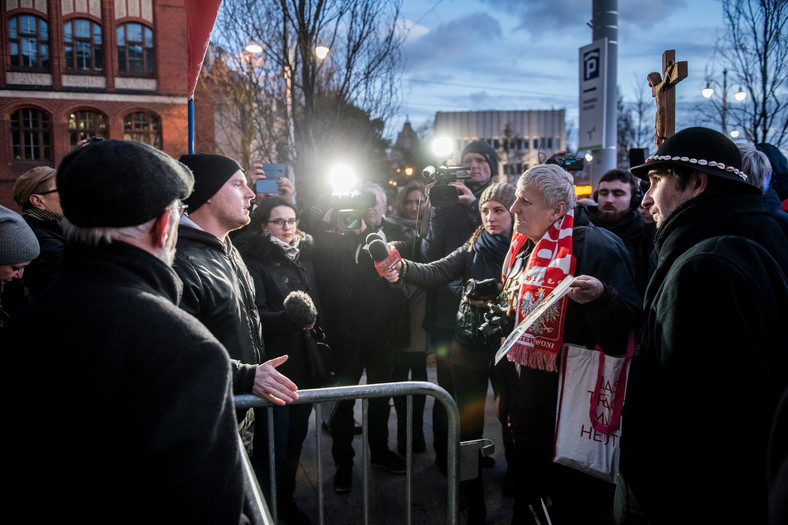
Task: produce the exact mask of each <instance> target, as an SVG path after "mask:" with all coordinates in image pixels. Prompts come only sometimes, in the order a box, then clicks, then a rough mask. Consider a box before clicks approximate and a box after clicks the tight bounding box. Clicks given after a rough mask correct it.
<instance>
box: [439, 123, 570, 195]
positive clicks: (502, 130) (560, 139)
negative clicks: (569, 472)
mask: <svg viewBox="0 0 788 525" xmlns="http://www.w3.org/2000/svg"><path fill="white" fill-rule="evenodd" d="M565 113H566V111H565V110H564V109H552V110H528V111H453V112H441V111H439V112H438V113H436V114H435V123H434V125H433V136H435V137H441V136H445V137H451V138H453V139H454V142H455V143H454V155H455V157H454V159H453V161H454V163H455V164H459V162H460V161H461V160H462V159H459V158H457V157H458V156H459V153H460V152H461V151H462V149H463V148H464V147H465V146H466V145H467V144H468V143H469V142H471V141H474V140H482V141H485V142H487V143H488V144H489V145H490V146H492V147H493V148H495V151H497V152H498V158H499V159H500V166H499V170H498V173H500V174H501V175H500V178H501V180H502V181H503V180H504V178H505V181H506V182H510V183H513V184H514V183H516V181H517V179H518V178H519V177H520V175H522V173H523V172H524V171H525V170H526V169H528V168H529V167H531V166H534V165H536V164H539V163H542V162H544V161H545V160H546V159H547V158H549V157H550V156H551V155H552V154H553V153H556V152H559V151H563V150H565V149H566V126H565V117H566V115H565Z"/></svg>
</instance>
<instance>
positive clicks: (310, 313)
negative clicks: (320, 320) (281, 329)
mask: <svg viewBox="0 0 788 525" xmlns="http://www.w3.org/2000/svg"><path fill="white" fill-rule="evenodd" d="M284 307H285V311H286V312H287V315H288V316H289V317H290V319H291V320H292V321H293V323H294V324H296V325H297V326H301V327H304V326H309V325H310V324H312V323H314V322H315V319H317V308H315V303H313V302H312V298H311V297H309V294H308V293H306V292H302V291H300V290H293V291H292V292H290V293H289V294H287V297H285V300H284Z"/></svg>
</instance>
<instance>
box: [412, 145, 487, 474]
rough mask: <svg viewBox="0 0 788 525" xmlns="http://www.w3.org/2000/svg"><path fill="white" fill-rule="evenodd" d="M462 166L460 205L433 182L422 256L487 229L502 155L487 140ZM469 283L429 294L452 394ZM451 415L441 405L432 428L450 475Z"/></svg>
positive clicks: (465, 154)
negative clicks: (484, 209) (483, 205)
mask: <svg viewBox="0 0 788 525" xmlns="http://www.w3.org/2000/svg"><path fill="white" fill-rule="evenodd" d="M460 159H461V164H462V165H463V166H465V167H467V168H469V171H470V178H469V179H467V180H465V182H459V181H453V182H449V183H448V186H450V187H454V188H456V189H457V193H458V195H457V198H456V203H454V204H448V205H447V204H444V203H442V202H437V199H435V197H436V195H435V194H434V193H433V190H436V189H437V190H442V189H443V188H445V187H446V185H444V184H440V185H439V184H437V183H436V182H435V181H432V182H430V183H429V184H427V192H428V194H429V197H430V206H431V207H432V209H431V211H430V219H429V226H428V231H427V237H426V238H425V239H424V241H423V242H422V245H421V248H422V258H423V259H424V260H425V261H428V262H431V261H437V260H438V259H440V258H441V257H445V256H446V255H448V254H450V253H451V252H452V251H454V250H455V249H457V248H458V247H459V246H461V245H462V244H463V243H464V242H465V241H467V240H468V238H469V237H470V236H471V234H472V233H473V232H474V231H476V229H477V228H478V227H479V225H481V223H482V221H481V217H480V216H479V200H478V197H479V196H480V195H481V194H482V192H483V191H484V190H485V189H486V188H487V187H488V186H489V185H490V184H491V183H492V182H491V181H492V177H493V175H498V154H497V153H496V152H495V150H494V149H493V148H492V147H491V146H490V145H488V144H487V143H486V142H482V141H479V140H477V141H473V142H470V143H469V144H468V145H467V146H465V148H464V149H463V150H462V154H461V156H460ZM463 284H464V282H459V281H455V282H452V283H450V284H448V285H442V286H439V287H437V288H435V289H432V290H430V291H429V292H428V294H427V306H426V314H425V318H424V328H425V330H427V332H428V333H429V337H430V344H431V345H432V348H434V349H435V365H436V371H437V375H438V385H439V386H441V387H443V388H444V389H446V390H447V391H448V392H451V391H452V390H453V387H452V384H451V372H450V370H449V363H448V362H447V361H446V359H445V358H444V357H443V356H444V355H446V351H445V350H446V347H447V345H448V344H449V342H450V341H451V338H452V333H453V331H454V325H455V322H456V321H455V315H456V313H457V301H458V300H459V299H460V297H461V290H462V285H463ZM447 424H448V422H447V416H446V411H445V410H444V408H443V405H441V404H440V403H436V404H435V405H434V408H433V412H432V426H433V429H434V431H433V434H434V436H435V439H434V441H433V447H434V448H435V465H436V466H437V467H438V469H440V470H441V471H442V472H444V473H445V472H446V442H447V436H448V428H447Z"/></svg>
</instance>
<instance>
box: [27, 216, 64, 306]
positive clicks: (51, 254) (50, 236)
mask: <svg viewBox="0 0 788 525" xmlns="http://www.w3.org/2000/svg"><path fill="white" fill-rule="evenodd" d="M22 218H24V219H25V222H26V223H27V224H28V226H30V229H31V230H33V233H34V234H35V235H36V238H37V239H38V244H39V246H40V248H41V253H39V255H38V257H36V258H35V259H33V261H32V262H31V263H30V264H29V265H27V267H26V268H25V273H24V275H23V276H22V280H23V281H24V283H25V286H26V287H27V289H28V292H29V294H30V296H31V297H35V296H36V295H38V294H39V292H41V290H43V289H44V287H45V286H46V285H47V284H49V283H50V282H51V281H52V279H53V277H54V276H55V273H56V272H57V271H58V270H59V269H60V260H61V259H62V258H63V243H64V239H63V230H62V229H61V228H60V223H59V222H57V221H54V220H42V219H40V218H38V217H33V216H32V215H29V214H26V213H23V214H22Z"/></svg>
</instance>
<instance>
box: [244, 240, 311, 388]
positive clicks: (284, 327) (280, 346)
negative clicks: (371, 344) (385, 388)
mask: <svg viewBox="0 0 788 525" xmlns="http://www.w3.org/2000/svg"><path fill="white" fill-rule="evenodd" d="M235 246H236V248H238V251H239V252H240V254H241V256H242V257H243V258H244V262H245V263H246V266H247V268H248V269H249V273H250V274H251V276H252V279H253V281H254V287H255V292H256V295H255V304H256V305H257V308H258V311H259V312H260V320H261V321H262V325H263V338H264V339H265V347H266V351H267V352H268V355H270V356H271V357H277V356H280V355H284V354H287V355H288V359H287V361H286V362H285V363H284V364H282V365H281V366H279V367H278V368H277V370H279V371H280V372H281V373H283V374H284V375H286V376H287V377H288V378H290V379H291V380H292V381H293V382H295V384H297V385H298V387H299V388H313V387H316V386H318V385H316V384H311V383H310V382H309V377H308V375H307V358H306V355H305V352H306V346H305V345H306V343H305V339H304V338H305V337H306V336H307V333H306V332H305V331H304V329H303V327H301V326H298V325H296V324H294V323H293V322H292V320H291V319H290V316H289V315H288V313H287V312H286V311H285V307H284V300H285V297H287V294H289V293H290V292H292V291H296V290H300V291H302V292H306V293H308V294H309V296H310V297H311V298H312V302H314V304H315V307H316V308H317V311H318V320H317V322H316V323H315V327H319V326H320V315H319V314H320V312H321V311H322V309H321V308H320V299H319V297H318V293H317V284H316V280H315V270H314V267H313V265H312V262H313V257H314V256H315V243H314V241H313V239H312V237H311V236H310V235H307V236H306V237H305V238H304V239H302V240H301V241H300V242H299V250H300V251H299V254H298V258H297V260H296V261H291V260H290V259H289V258H288V257H286V256H285V254H284V252H283V251H282V249H281V248H280V247H279V246H277V245H276V244H274V243H273V242H272V241H271V240H270V239H268V238H267V237H266V235H265V234H264V233H258V232H251V231H250V232H246V233H243V234H242V235H240V236H239V237H238V238H237V239H236V240H235Z"/></svg>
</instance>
